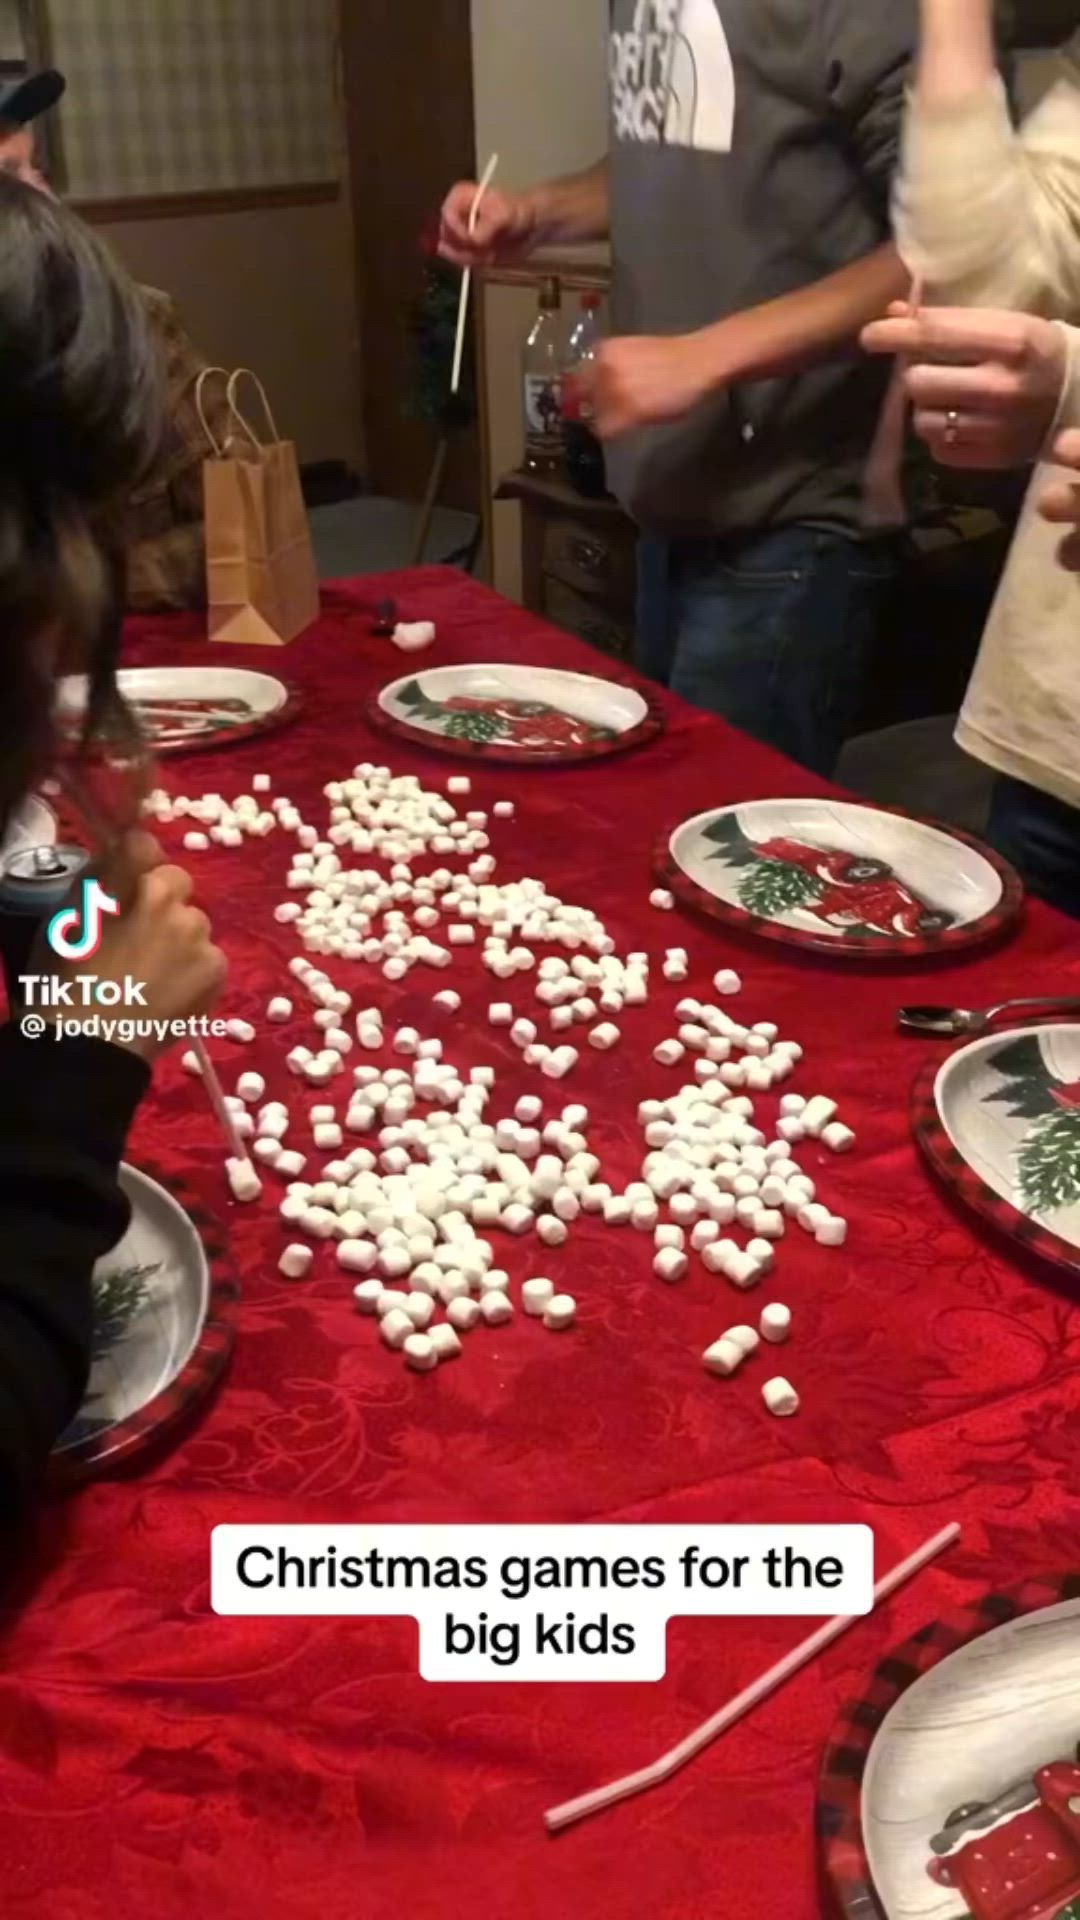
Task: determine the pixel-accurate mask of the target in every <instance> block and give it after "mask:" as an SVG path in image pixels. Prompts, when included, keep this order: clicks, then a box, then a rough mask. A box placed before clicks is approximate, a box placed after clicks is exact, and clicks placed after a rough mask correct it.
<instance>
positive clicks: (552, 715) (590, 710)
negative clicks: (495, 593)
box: [367, 666, 664, 766]
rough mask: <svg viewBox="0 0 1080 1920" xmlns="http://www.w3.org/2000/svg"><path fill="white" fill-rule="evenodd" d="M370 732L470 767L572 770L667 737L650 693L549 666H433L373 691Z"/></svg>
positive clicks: (368, 708) (655, 703)
mask: <svg viewBox="0 0 1080 1920" xmlns="http://www.w3.org/2000/svg"><path fill="white" fill-rule="evenodd" d="M367 717H368V720H369V721H370V722H371V725H372V726H374V727H377V728H378V729H379V730H380V731H381V732H383V733H391V734H395V735H396V736H397V738H398V739H402V740H411V741H413V742H414V743H415V744H416V745H417V746H422V747H434V748H435V749H436V750H437V751H438V752H441V753H453V754H458V755H464V756H467V757H468V758H469V759H471V760H475V759H481V760H493V761H494V760H497V761H510V762H514V763H517V764H521V765H528V766H569V765H572V764H574V763H575V762H577V761H581V760H598V759H601V758H603V757H604V756H605V755H607V754H611V753H625V752H626V751H627V749H628V748H630V747H639V746H641V745H642V743H643V742H644V741H646V740H653V739H655V738H656V735H657V734H658V733H661V732H662V731H663V726H664V717H663V713H662V712H661V709H660V705H659V703H658V702H657V701H655V700H654V699H653V697H652V695H651V694H647V693H645V692H643V691H642V690H641V688H639V687H636V686H630V685H627V684H625V683H624V682H622V681H620V680H601V679H595V678H594V677H593V676H592V675H591V674H586V673H562V672H559V671H557V670H556V669H554V668H551V667H508V666H487V667H437V668H433V669H432V671H431V672H430V673H410V674H406V675H405V677H404V678H403V679H401V680H395V681H394V683H393V685H392V686H389V687H383V689H382V691H381V692H379V693H375V694H372V695H371V697H370V698H369V700H368V703H367Z"/></svg>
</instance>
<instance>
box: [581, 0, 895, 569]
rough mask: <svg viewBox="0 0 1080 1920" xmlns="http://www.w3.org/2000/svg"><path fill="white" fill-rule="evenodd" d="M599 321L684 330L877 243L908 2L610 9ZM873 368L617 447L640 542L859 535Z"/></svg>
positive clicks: (785, 289) (879, 372) (878, 386)
mask: <svg viewBox="0 0 1080 1920" xmlns="http://www.w3.org/2000/svg"><path fill="white" fill-rule="evenodd" d="M612 20H613V26H612V41H611V80H612V144H611V187H612V231H613V242H614V255H615V290H614V320H615V326H616V328H617V330H618V331H619V332H620V333H631V334H642V333H654V334H678V333H689V332H692V331H694V330H695V329H696V328H698V327H704V326H707V325H708V324H709V323H710V322H712V321H716V320H720V319H723V318H725V317H726V316H727V315H729V314H733V313H739V312H741V311H742V310H743V309H745V308H747V307H753V306H756V305H757V304H758V303H759V302H761V301H765V300H770V299H773V298H775V297H776V296H778V295H780V294H784V293H791V292H793V291H795V290H796V289H798V288H800V287H805V286H809V285H811V284H812V283H813V282H814V281H817V280H821V279H824V278H825V277H826V276H827V275H828V274H830V273H833V272H835V271H836V270H837V269H838V268H840V267H844V266H848V265H850V264H851V262H853V261H855V260H858V259H860V258H861V257H862V256H863V255H865V254H867V253H870V252H872V251H873V249H874V248H875V247H877V246H880V245H881V243H882V242H883V241H885V240H887V239H888V238H889V235H890V226H889V194H890V185H891V180H892V175H893V171H894V168H895V167H896V164H897V159H898V152H899V141H900V124H901V120H902V116H903V106H904V89H905V85H906V81H907V77H908V71H909V66H910V61H911V57H912V51H913V49H914V47H915V45H916V44H917V39H918V0H612ZM888 379H889V368H888V366H887V365H884V364H882V363H881V362H880V361H870V360H867V359H865V358H864V357H863V356H862V355H861V354H860V353H859V351H858V349H857V347H854V346H853V347H852V350H851V352H850V353H849V354H846V355H845V356H844V357H843V358H841V359H838V360H834V361H832V362H830V363H829V364H827V365H820V366H817V367H815V368H812V369H811V370H810V371H808V372H805V373H801V374H798V375H796V376H794V377H791V378H785V379H780V380H761V381H754V382H749V383H745V384H742V385H739V386H738V387H736V388H734V389H730V390H729V391H728V392H727V393H726V394H723V395H720V396H717V397H715V398H713V399H710V400H709V401H708V402H706V403H705V404H704V405H703V406H701V407H699V408H698V409H697V410H696V411H695V412H694V413H693V414H692V415H690V416H689V417H688V418H687V419H684V420H682V421H680V422H678V423H676V424H674V425H672V426H668V427H659V428H651V429H647V430H645V431H644V432H641V433H637V434H632V435H629V436H627V437H626V439H624V440H621V441H616V442H614V443H613V444H612V446H611V447H610V448H609V450H608V466H609V475H610V480H611V485H612V486H613V488H614V489H615V491H616V492H617V493H618V495H619V497H620V499H621V500H622V501H623V503H624V505H625V506H626V507H627V508H628V510H629V511H630V512H631V513H632V514H633V516H634V518H635V519H636V520H637V521H638V522H639V523H640V524H641V525H642V526H643V527H645V528H647V529H648V530H650V531H655V532H661V533H669V534H710V533H712V534H720V535H737V534H742V533H751V532H757V531H764V530H767V529H771V528H774V527H782V526H789V525H791V524H792V523H794V522H802V523H804V524H810V525H816V526H820V527H823V528H836V529H840V530H842V531H847V532H858V531H860V529H861V523H862V512H863V490H864V489H863V482H864V474H865V468H866V462H867V457H868V454H869V451H870V446H871V443H872V441H873V438H874V434H875V431H876V427H877V422H878V418H879V415H880V411H881V406H882V403H883V400H884V395H885V389H886V386H887V383H888Z"/></svg>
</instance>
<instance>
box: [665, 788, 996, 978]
mask: <svg viewBox="0 0 1080 1920" xmlns="http://www.w3.org/2000/svg"><path fill="white" fill-rule="evenodd" d="M656 865H657V868H658V870H659V872H660V873H661V875H662V876H663V878H664V879H665V880H666V881H667V883H668V884H669V886H670V887H671V889H672V891H673V892H674V893H675V894H677V895H678V897H679V898H680V899H682V900H684V901H686V902H687V903H688V904H690V905H691V906H695V907H697V908H698V909H699V910H700V911H702V912H705V913H708V914H709V915H711V916H712V917H713V918H714V919H719V920H724V921H726V922H727V923H728V924H729V925H732V926H737V927H741V928H743V929H744V930H745V931H747V932H751V933H756V934H760V935H761V936H763V937H764V938H765V939H768V940H778V941H781V942H782V943H784V944H786V945H788V946H797V947H811V948H814V949H816V950H817V951H818V952H821V953H830V954H833V955H835V956H836V958H838V959H845V958H849V959H860V960H897V959H912V958H918V957H919V956H921V955H924V954H937V953H948V952H950V951H952V950H953V949H955V948H958V947H970V946H973V945H975V944H977V943H978V942H980V941H983V940H989V939H991V938H993V937H994V936H995V935H997V934H1000V933H1002V932H1003V931H1004V930H1005V929H1006V928H1007V927H1009V926H1010V925H1011V924H1012V922H1013V921H1014V920H1015V919H1016V917H1017V915H1018V913H1019V911H1020V907H1021V904H1022V902H1023V887H1022V885H1021V882H1020V880H1019V877H1018V876H1017V875H1016V874H1015V873H1014V872H1013V870H1012V868H1011V867H1009V866H1007V865H1006V863H1005V861H1004V860H1001V859H999V857H998V855H997V854H996V853H994V852H992V851H991V849H990V848H989V847H985V846H983V845H981V843H980V842H979V841H977V840H974V839H972V838H970V837H969V836H968V835H967V834H963V833H960V832H958V831H957V830H956V829H955V828H952V827H943V826H938V825H937V824H936V823H935V822H933V821H930V820H920V819H916V818H914V817H913V816H911V815H910V814H906V813H899V812H894V811H891V810H889V809H887V808H883V807H866V806H859V805H857V804H856V803H855V802H853V801H845V800H829V799H820V800H753V801H747V802H746V803H745V804H743V805H741V806H734V807H719V808H717V809H716V810H715V811H713V812H710V813H700V814H698V815H697V816H696V817H695V818H694V819H692V820H686V821H684V822H683V824H682V825H681V826H679V827H677V828H676V829H675V831H674V832H673V833H671V834H668V835H666V836H665V837H664V839H663V840H662V841H661V843H660V845H659V847H658V848H657V853H656Z"/></svg>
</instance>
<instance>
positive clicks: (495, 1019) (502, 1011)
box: [488, 1000, 514, 1027]
mask: <svg viewBox="0 0 1080 1920" xmlns="http://www.w3.org/2000/svg"><path fill="white" fill-rule="evenodd" d="M513 1024H514V1009H513V1007H512V1006H510V1004H509V1002H508V1001H505V1000H499V1001H496V1002H495V1004H494V1006H490V1007H489V1008H488V1025H489V1026H491V1027H512V1026H513Z"/></svg>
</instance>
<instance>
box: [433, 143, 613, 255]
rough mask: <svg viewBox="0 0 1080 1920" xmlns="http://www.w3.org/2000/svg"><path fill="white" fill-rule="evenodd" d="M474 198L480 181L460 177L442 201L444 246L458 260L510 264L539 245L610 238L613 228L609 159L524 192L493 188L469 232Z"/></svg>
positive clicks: (442, 250) (441, 239)
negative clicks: (459, 180)
mask: <svg viewBox="0 0 1080 1920" xmlns="http://www.w3.org/2000/svg"><path fill="white" fill-rule="evenodd" d="M475 198H476V186H475V184H474V183H473V182H472V181H461V182H459V184H458V185H457V186H456V187H452V188H451V190H450V193H449V194H448V195H447V198H446V202H445V204H444V206H443V210H442V224H441V228H440V233H439V252H440V253H441V255H442V257H443V259H444V260H449V261H450V262H451V263H452V264H453V265H454V266H458V267H484V266H507V265H511V264H513V263H514V262H515V261H519V260H527V259H528V258H529V256H530V254H533V253H535V252H536V251H537V249H538V248H539V247H551V246H572V245H575V244H578V243H580V242H583V241H587V240H606V239H607V237H608V234H609V233H610V231H611V200H610V193H609V187H608V163H607V161H606V160H599V161H597V163H596V165H595V166H594V167H590V168H589V169H588V170H587V172H585V173H575V174H570V175H569V176H568V177H567V178H566V179H565V180H551V181H548V182H547V183H546V184H545V185H543V186H539V187H530V188H528V189H527V191H526V192H524V193H516V194H511V193H503V192H501V191H500V190H499V189H498V188H495V187H492V188H489V190H488V192H487V193H486V194H485V195H484V198H483V200H482V201H481V203H480V210H479V213H478V215H477V219H476V226H475V231H473V232H470V217H471V214H472V208H473V202H474V200H475Z"/></svg>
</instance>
